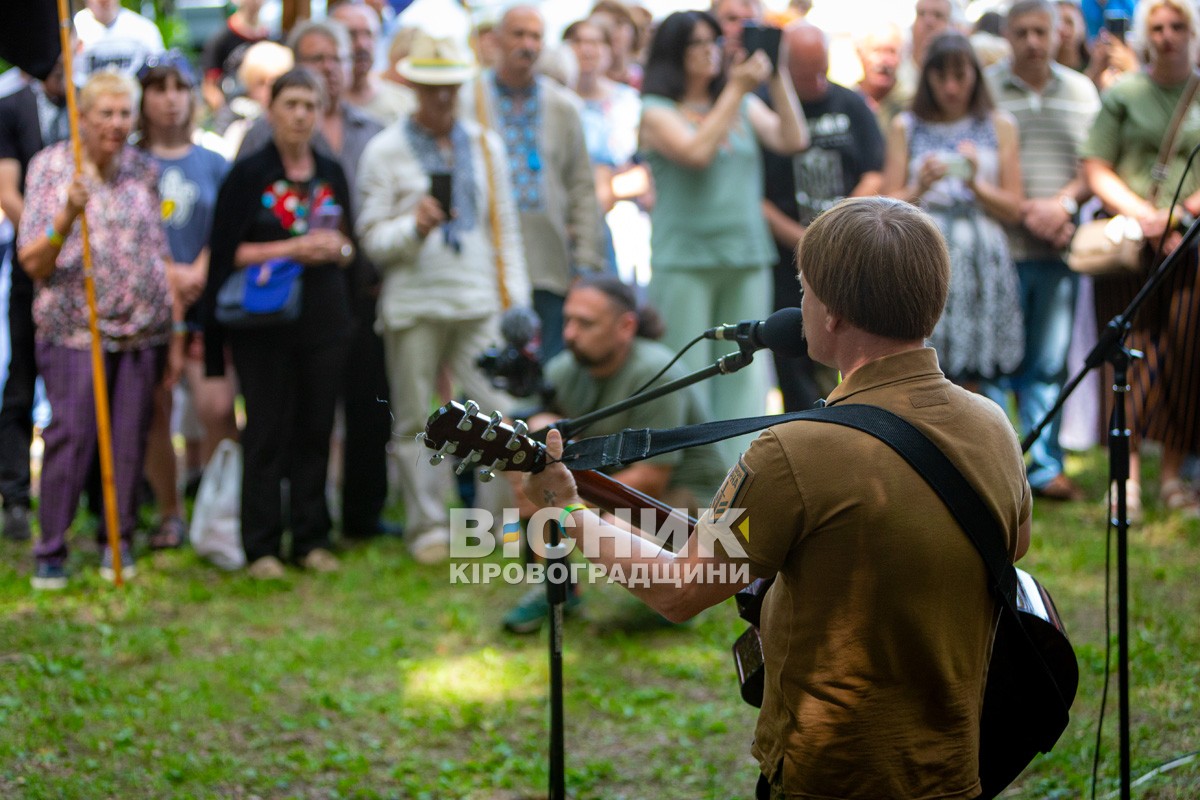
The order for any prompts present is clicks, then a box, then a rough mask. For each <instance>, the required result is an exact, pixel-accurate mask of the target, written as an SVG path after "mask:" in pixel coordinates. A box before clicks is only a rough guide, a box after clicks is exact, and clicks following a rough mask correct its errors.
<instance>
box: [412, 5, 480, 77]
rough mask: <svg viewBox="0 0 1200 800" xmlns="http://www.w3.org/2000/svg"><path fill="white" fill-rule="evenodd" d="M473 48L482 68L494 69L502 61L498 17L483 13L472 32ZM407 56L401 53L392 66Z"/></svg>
mask: <svg viewBox="0 0 1200 800" xmlns="http://www.w3.org/2000/svg"><path fill="white" fill-rule="evenodd" d="M471 46H472V47H473V48H474V49H475V55H476V57H477V58H478V60H479V64H480V66H481V67H482V68H484V69H492V68H493V67H495V66H496V62H497V61H499V60H500V46H499V44H497V42H496V17H495V16H494V15H493V14H491V13H489V12H487V11H484V12H483V17H482V18H481V19H480V20H479V22H478V24H476V25H475V28H474V29H473V30H472V31H471ZM406 55H408V53H407V52H404V53H400V54H399V57H397V58H394V59H393V60H392V64H393V65H395V64H396V63H397V62H398V61H399V60H400V59H401V58H403V57H404V56H406Z"/></svg>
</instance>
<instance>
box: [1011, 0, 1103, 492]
mask: <svg viewBox="0 0 1200 800" xmlns="http://www.w3.org/2000/svg"><path fill="white" fill-rule="evenodd" d="M1004 31H1005V36H1006V37H1007V38H1008V41H1009V43H1010V44H1011V46H1012V51H1013V55H1012V58H1011V60H1010V61H1008V62H1004V63H1001V64H997V65H995V66H994V67H992V68H991V69H990V70H988V72H987V79H988V84H989V88H990V89H991V90H992V92H993V94H994V95H995V97H996V104H997V107H998V108H1000V109H1003V110H1004V111H1007V112H1008V113H1010V114H1012V115H1013V117H1014V118H1015V119H1016V120H1017V123H1018V127H1019V129H1020V132H1021V136H1020V148H1021V167H1022V173H1023V180H1024V187H1025V195H1026V197H1028V198H1029V199H1028V200H1026V201H1025V204H1024V207H1023V208H1022V221H1021V225H1019V226H1013V227H1011V228H1009V237H1008V243H1009V250H1010V252H1011V254H1012V256H1013V258H1014V259H1016V262H1017V277H1018V279H1019V282H1020V290H1021V312H1022V316H1023V317H1024V319H1025V359H1024V361H1023V362H1022V363H1021V369H1020V371H1018V372H1017V373H1016V374H1015V375H1013V376H1012V378H1011V380H1010V381H1008V385H1009V387H1010V388H1011V389H1012V390H1013V394H1015V395H1016V400H1017V414H1018V420H1019V422H1020V428H1021V430H1023V431H1026V432H1028V431H1031V430H1033V427H1034V426H1035V425H1037V424H1038V423H1039V422H1041V421H1042V418H1043V417H1045V416H1046V414H1047V412H1049V411H1050V409H1051V408H1052V407H1053V406H1054V404H1055V402H1056V401H1057V400H1058V395H1059V392H1060V391H1061V390H1062V385H1063V383H1064V382H1065V381H1066V379H1067V354H1068V351H1069V349H1070V345H1071V330H1072V326H1073V323H1074V317H1075V298H1076V292H1077V288H1078V283H1079V281H1078V276H1077V275H1076V274H1075V273H1074V272H1072V271H1071V270H1070V269H1068V268H1067V265H1066V264H1065V263H1063V260H1062V257H1061V253H1062V249H1063V247H1064V246H1065V245H1066V244H1067V243H1068V242H1069V241H1070V238H1071V235H1072V234H1073V233H1074V231H1075V223H1074V220H1075V216H1076V214H1077V213H1078V212H1079V204H1080V203H1081V202H1082V201H1083V200H1086V199H1087V198H1088V197H1089V196H1090V195H1091V192H1089V191H1088V188H1087V184H1086V182H1085V181H1084V180H1083V178H1082V176H1081V174H1080V170H1079V155H1078V153H1079V148H1080V147H1081V146H1082V144H1083V140H1084V139H1085V138H1086V136H1087V132H1088V129H1089V128H1090V127H1091V125H1092V120H1093V119H1094V118H1095V116H1096V112H1097V111H1098V110H1099V108H1100V99H1099V97H1097V95H1096V89H1095V87H1094V86H1092V82H1091V81H1089V80H1088V79H1087V78H1085V77H1084V76H1083V75H1080V74H1079V73H1077V72H1074V71H1072V70H1070V69H1068V68H1067V67H1064V66H1061V65H1060V64H1057V63H1055V61H1054V55H1055V53H1057V52H1058V44H1059V43H1058V31H1059V26H1058V9H1057V7H1056V5H1055V4H1054V3H1053V2H1052V0H1017V2H1015V3H1013V5H1012V7H1011V8H1010V9H1009V12H1008V16H1007V18H1006V19H1005V23H1004ZM997 388H999V387H997ZM993 399H995V400H996V401H997V402H998V403H999V404H1000V406H1001V408H1008V401H1007V397H1005V396H1004V394H1003V393H998V394H997V395H996V396H995V397H994V398H993ZM1060 416H1061V415H1058V414H1056V415H1055V418H1054V419H1053V420H1051V422H1050V424H1049V425H1048V426H1047V427H1046V429H1045V430H1044V431H1043V432H1042V435H1041V436H1039V437H1038V438H1037V441H1035V442H1034V444H1033V446H1032V447H1031V448H1030V449H1029V456H1030V458H1029V469H1028V474H1029V485H1030V486H1031V487H1032V489H1033V493H1034V494H1036V495H1039V496H1041V497H1048V498H1051V499H1055V500H1078V499H1082V497H1083V492H1082V491H1081V490H1080V489H1079V487H1077V486H1076V485H1075V484H1074V483H1073V482H1072V481H1071V480H1070V479H1069V478H1068V477H1067V476H1066V474H1065V473H1064V472H1063V450H1062V447H1061V446H1060V445H1059V442H1058V433H1059V428H1060V422H1059V419H1060Z"/></svg>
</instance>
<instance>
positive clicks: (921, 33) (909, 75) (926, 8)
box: [895, 0, 965, 110]
mask: <svg viewBox="0 0 1200 800" xmlns="http://www.w3.org/2000/svg"><path fill="white" fill-rule="evenodd" d="M913 14H914V16H913V22H912V28H911V32H910V37H909V51H908V57H907V58H904V59H901V61H900V66H899V67H898V68H897V70H896V82H897V84H898V85H897V87H896V89H895V91H896V92H897V95H896V100H897V101H898V102H899V104H900V108H902V109H904V110H907V109H909V108H910V107H911V106H912V101H913V96H914V95H915V94H916V92H917V83H918V81H919V80H920V75H921V67H922V65H923V64H924V63H925V50H926V49H927V48H928V47H929V43H930V42H931V41H933V40H934V38H936V37H937V36H940V35H941V34H943V33H945V32H946V31H948V30H955V31H958V32H960V33H962V32H964V30H963V28H964V22H965V20H964V19H963V11H962V6H961V5H960V0H917V4H916V6H915V8H914V9H913Z"/></svg>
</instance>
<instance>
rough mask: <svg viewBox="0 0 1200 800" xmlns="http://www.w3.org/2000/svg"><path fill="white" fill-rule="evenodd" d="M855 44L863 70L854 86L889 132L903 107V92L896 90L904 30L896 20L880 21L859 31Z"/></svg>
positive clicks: (880, 124)
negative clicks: (902, 31)
mask: <svg viewBox="0 0 1200 800" xmlns="http://www.w3.org/2000/svg"><path fill="white" fill-rule="evenodd" d="M854 48H855V50H856V51H857V52H858V60H859V61H860V62H861V63H862V71H863V76H862V80H860V81H859V82H858V86H856V87H855V88H856V89H857V90H858V94H859V96H861V97H862V98H863V100H865V101H866V102H867V106H868V107H869V108H870V109H871V111H873V112H874V113H875V120H876V121H877V122H878V123H879V129H880V130H881V131H884V132H886V131H887V130H888V129H889V128H890V127H891V124H892V119H893V118H894V117H895V116H896V114H898V113H900V112H901V111H903V110H904V102H903V98H902V97H901V96H900V94H901V93H900V92H899V91H896V79H897V75H898V70H899V68H900V60H901V58H903V54H904V34H903V33H901V31H900V28H899V27H898V26H897V25H896V24H895V23H892V22H884V23H880V24H879V25H876V26H874V27H868V28H866V29H865V30H864V31H863V32H862V33H860V34H859V35H858V36H857V37H856V38H855V40H854Z"/></svg>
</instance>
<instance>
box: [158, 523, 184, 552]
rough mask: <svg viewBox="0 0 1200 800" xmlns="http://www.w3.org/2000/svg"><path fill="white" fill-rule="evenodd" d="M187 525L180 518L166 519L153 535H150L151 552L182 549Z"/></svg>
mask: <svg viewBox="0 0 1200 800" xmlns="http://www.w3.org/2000/svg"><path fill="white" fill-rule="evenodd" d="M186 534H187V525H185V524H184V522H183V518H182V517H167V518H166V519H164V520H163V521H162V522H161V523H160V524H159V526H158V530H157V531H156V532H155V533H152V534H150V549H151V550H174V549H176V548H179V547H183V540H184V536H185V535H186Z"/></svg>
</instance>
